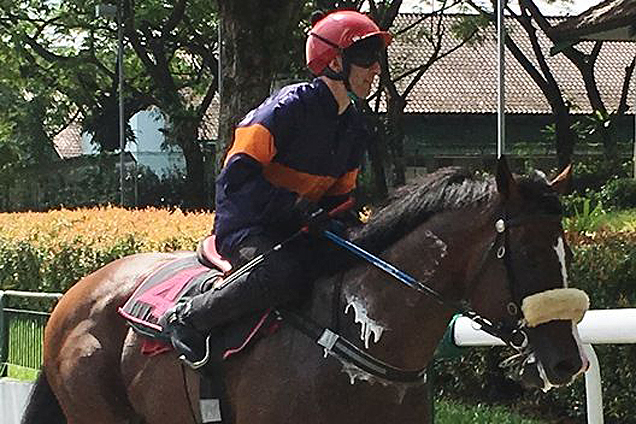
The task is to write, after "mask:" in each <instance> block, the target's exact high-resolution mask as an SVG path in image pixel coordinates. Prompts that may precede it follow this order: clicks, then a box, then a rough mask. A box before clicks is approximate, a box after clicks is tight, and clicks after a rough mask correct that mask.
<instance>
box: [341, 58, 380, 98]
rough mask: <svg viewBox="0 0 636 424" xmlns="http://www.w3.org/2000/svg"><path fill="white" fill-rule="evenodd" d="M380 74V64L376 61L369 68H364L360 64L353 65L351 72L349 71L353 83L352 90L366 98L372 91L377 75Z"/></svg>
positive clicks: (350, 80) (360, 96)
mask: <svg viewBox="0 0 636 424" xmlns="http://www.w3.org/2000/svg"><path fill="white" fill-rule="evenodd" d="M379 74H380V64H379V63H378V62H374V63H373V64H372V65H371V66H369V67H368V68H364V67H362V66H358V65H354V64H352V65H351V72H350V73H349V84H350V85H351V91H353V93H354V94H355V95H356V96H358V97H359V98H361V99H366V98H367V97H368V96H369V93H370V92H371V86H372V85H373V80H374V79H375V77H376V75H379Z"/></svg>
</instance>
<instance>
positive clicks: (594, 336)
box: [453, 308, 636, 424]
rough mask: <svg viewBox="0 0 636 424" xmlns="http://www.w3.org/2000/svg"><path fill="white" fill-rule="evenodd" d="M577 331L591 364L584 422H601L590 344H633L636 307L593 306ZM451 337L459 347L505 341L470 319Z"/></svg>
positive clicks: (462, 321) (598, 372) (598, 384)
mask: <svg viewBox="0 0 636 424" xmlns="http://www.w3.org/2000/svg"><path fill="white" fill-rule="evenodd" d="M578 332H579V336H580V338H581V342H582V343H583V349H584V351H585V354H586V355H587V357H588V359H589V361H590V366H589V368H588V370H587V372H586V373H585V391H586V396H587V422H588V423H589V424H603V395H602V388H601V369H600V365H599V362H598V357H597V356H596V352H595V351H594V348H593V347H592V345H593V344H636V309H634V308H624V309H596V310H590V311H588V312H587V313H586V314H585V318H583V321H581V322H580V323H579V324H578ZM453 339H454V341H455V344H456V345H458V346H503V345H504V343H503V342H502V341H501V340H499V339H498V338H496V337H493V336H491V335H489V334H486V333H485V332H483V331H481V330H480V329H479V327H478V326H477V324H475V323H474V322H473V321H472V320H470V318H466V317H460V318H458V319H457V320H456V321H455V326H454V328H453Z"/></svg>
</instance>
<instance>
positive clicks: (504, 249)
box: [324, 207, 561, 351]
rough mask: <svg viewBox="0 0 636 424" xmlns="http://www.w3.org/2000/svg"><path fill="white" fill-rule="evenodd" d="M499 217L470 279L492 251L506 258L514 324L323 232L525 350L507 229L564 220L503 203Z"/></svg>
mask: <svg viewBox="0 0 636 424" xmlns="http://www.w3.org/2000/svg"><path fill="white" fill-rule="evenodd" d="M495 216H497V217H498V218H497V219H496V220H495V224H494V229H495V236H494V238H493V240H492V242H491V243H490V245H489V247H488V248H487V249H486V250H485V251H484V254H483V256H482V259H481V261H480V263H479V266H478V267H477V272H476V273H475V274H474V275H473V277H472V278H471V279H470V280H469V286H471V285H472V284H473V283H475V282H476V281H477V279H478V278H479V277H480V276H481V275H482V274H483V272H484V271H485V270H486V265H487V264H488V263H489V261H490V259H491V257H492V256H493V255H495V256H496V258H497V259H501V260H503V264H504V268H505V270H506V278H507V286H508V291H509V293H510V299H511V301H510V302H509V303H508V306H507V310H508V313H509V315H511V316H512V317H513V318H514V320H515V325H510V324H509V321H504V320H502V321H500V322H498V323H496V324H495V323H493V322H491V321H490V320H489V319H487V318H485V317H483V316H481V315H480V314H478V313H477V312H476V311H475V310H474V309H473V308H472V307H471V306H470V303H469V302H468V301H466V300H462V301H453V300H450V299H447V298H445V297H444V296H442V295H441V294H440V293H439V292H437V291H436V290H434V289H432V288H431V287H429V286H428V285H427V284H426V283H424V282H422V281H420V280H418V279H416V278H414V277H412V276H411V275H409V274H407V273H405V272H403V271H401V270H399V269H397V268H396V267H394V266H393V265H391V264H390V263H388V262H385V261H384V260H382V259H380V258H378V257H377V256H375V255H373V254H371V253H369V252H367V251H365V250H363V249H362V248H360V247H359V246H357V245H355V244H353V243H351V242H349V241H348V240H345V239H343V238H341V237H340V236H337V235H336V234H334V233H332V232H330V231H325V232H324V235H325V236H326V237H327V238H328V239H330V240H332V241H333V242H335V243H336V244H338V245H339V246H341V247H343V248H345V249H347V250H349V251H350V252H352V253H354V254H355V255H357V256H359V257H361V258H363V259H364V260H366V261H367V262H369V263H371V264H372V265H374V266H375V267H377V268H380V269H381V270H382V271H384V272H386V273H388V274H389V275H391V276H393V277H394V278H395V279H397V280H398V281H399V282H401V283H402V284H404V285H406V286H408V287H410V288H412V289H414V290H417V291H419V292H421V293H423V294H425V295H427V296H429V297H431V298H433V299H435V300H436V301H437V302H438V303H439V304H441V305H443V306H446V307H448V308H449V309H452V310H454V311H456V312H457V313H460V314H462V315H464V316H466V317H468V318H471V319H472V320H473V321H474V322H475V323H476V324H478V325H479V327H480V329H481V330H483V331H484V332H486V333H488V334H490V335H492V336H494V337H497V338H499V339H501V340H502V341H503V342H504V343H505V344H507V345H508V346H510V347H512V348H514V349H516V350H519V351H520V350H523V349H525V347H526V346H527V345H528V335H527V333H526V331H525V329H524V320H523V314H522V312H521V301H522V299H521V298H520V297H519V296H518V295H517V293H516V291H515V288H516V287H517V284H516V278H515V274H514V269H513V265H512V259H511V256H510V254H509V251H510V242H509V238H508V230H509V229H510V228H515V227H520V226H523V225H525V224H527V223H528V222H532V221H538V220H539V221H542V222H543V221H550V222H556V223H560V222H561V215H560V214H541V215H528V216H525V217H524V216H522V217H517V218H508V215H507V212H506V210H505V208H504V207H502V208H501V211H500V212H499V213H497V214H495Z"/></svg>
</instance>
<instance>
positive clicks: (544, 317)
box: [521, 288, 590, 327]
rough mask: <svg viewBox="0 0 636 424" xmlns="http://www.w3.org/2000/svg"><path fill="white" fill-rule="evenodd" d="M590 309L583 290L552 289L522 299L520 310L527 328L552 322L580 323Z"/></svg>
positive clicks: (588, 300)
mask: <svg viewBox="0 0 636 424" xmlns="http://www.w3.org/2000/svg"><path fill="white" fill-rule="evenodd" d="M589 307H590V299H589V298H588V297H587V294H585V292H584V291H583V290H579V289H571V288H570V289H553V290H546V291H544V292H541V293H537V294H533V295H532V296H528V297H526V298H525V299H523V302H522V303H521V310H522V311H523V316H524V317H525V319H526V323H527V325H528V327H536V326H537V325H540V324H545V323H546V322H550V321H554V320H566V321H568V320H572V321H574V322H575V323H578V322H580V321H581V320H582V319H583V316H584V315H585V312H587V310H588V308H589Z"/></svg>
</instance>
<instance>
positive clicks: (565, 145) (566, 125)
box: [468, 0, 577, 169]
mask: <svg viewBox="0 0 636 424" xmlns="http://www.w3.org/2000/svg"><path fill="white" fill-rule="evenodd" d="M468 4H470V5H471V6H472V7H473V8H474V9H475V10H477V11H479V13H481V14H482V16H485V17H487V18H488V19H489V20H490V21H491V22H495V20H496V17H495V15H494V14H493V13H492V12H490V11H488V10H486V9H485V8H484V7H482V6H479V5H477V4H476V3H475V2H473V1H472V0H468ZM506 11H507V13H508V14H509V16H511V17H513V18H514V19H515V20H516V21H517V22H519V24H520V25H521V27H522V28H523V30H524V31H525V33H526V35H527V37H528V40H529V41H530V45H531V47H532V54H533V56H534V60H532V58H530V57H528V56H527V55H526V53H525V52H524V51H523V50H522V49H521V48H520V47H519V45H518V43H517V42H516V41H515V40H514V39H513V38H512V37H511V36H510V34H509V33H508V32H506V36H505V46H506V47H507V48H508V50H509V51H510V53H511V54H512V56H513V57H514V58H515V59H516V60H517V62H519V64H520V65H521V66H522V67H523V69H524V70H525V71H526V73H527V74H528V75H529V76H530V78H531V79H532V80H533V81H534V82H535V84H536V85H537V86H538V87H539V89H540V90H541V92H542V93H543V95H544V96H545V98H546V100H547V102H548V104H549V105H550V108H551V109H552V115H553V116H554V121H555V139H556V140H555V147H556V152H557V162H558V166H559V169H563V168H564V167H565V166H567V165H568V164H569V163H571V161H572V153H573V152H574V144H575V143H576V139H577V136H576V133H575V132H574V130H573V128H572V125H573V120H572V117H571V115H570V104H569V103H568V102H567V101H566V99H565V98H564V96H563V92H562V91H561V88H560V87H559V84H558V83H557V81H556V79H555V78H554V74H553V72H552V70H551V69H550V66H549V65H548V62H547V60H546V56H545V53H544V51H543V50H542V47H541V44H540V43H539V38H538V36H537V29H536V28H535V26H534V25H533V22H532V17H531V16H530V14H529V13H528V10H527V9H526V8H523V7H522V8H521V12H520V13H515V12H514V11H513V10H511V9H510V7H508V6H507V7H506ZM535 63H536V64H535Z"/></svg>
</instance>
